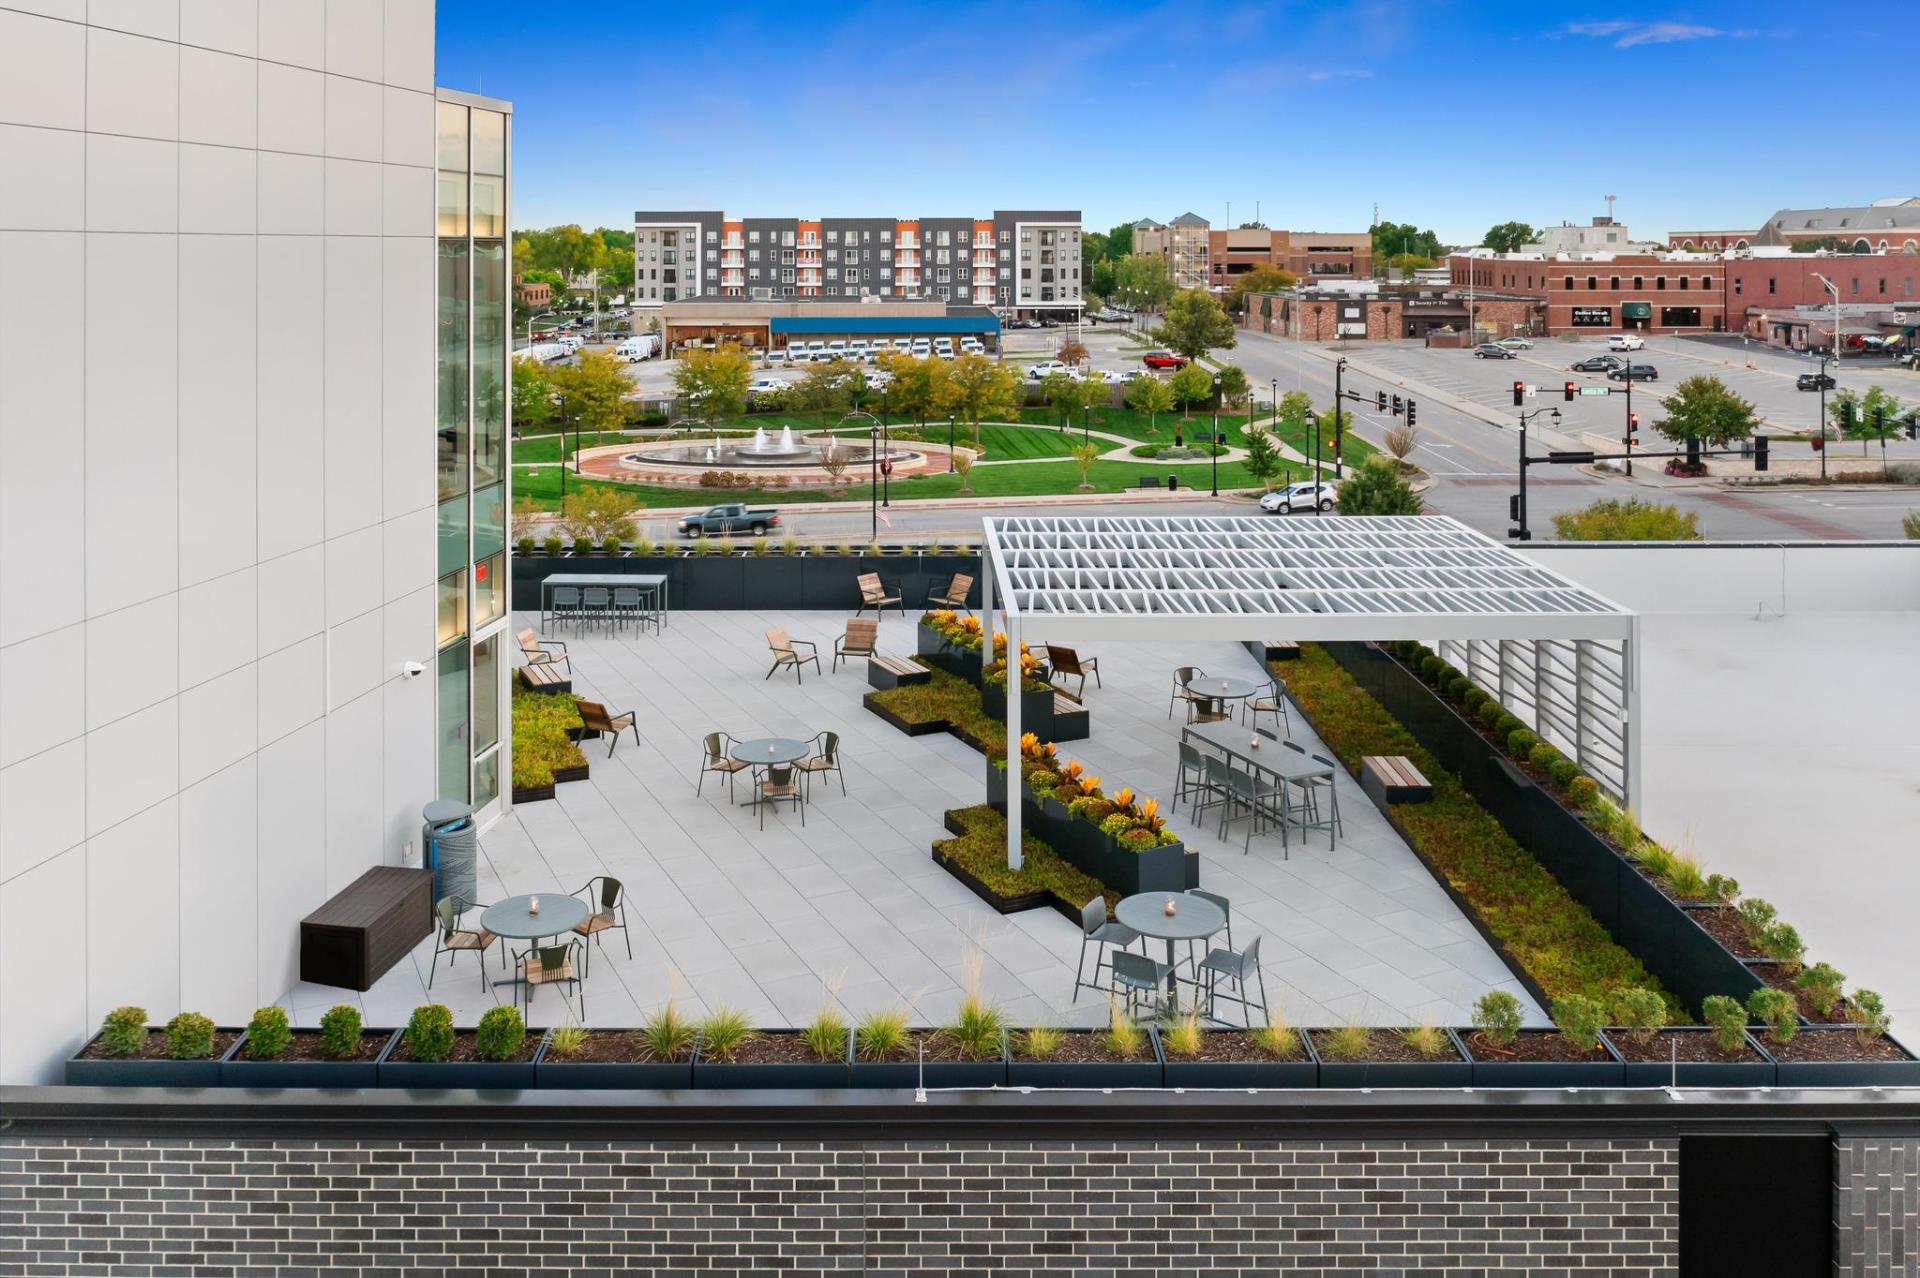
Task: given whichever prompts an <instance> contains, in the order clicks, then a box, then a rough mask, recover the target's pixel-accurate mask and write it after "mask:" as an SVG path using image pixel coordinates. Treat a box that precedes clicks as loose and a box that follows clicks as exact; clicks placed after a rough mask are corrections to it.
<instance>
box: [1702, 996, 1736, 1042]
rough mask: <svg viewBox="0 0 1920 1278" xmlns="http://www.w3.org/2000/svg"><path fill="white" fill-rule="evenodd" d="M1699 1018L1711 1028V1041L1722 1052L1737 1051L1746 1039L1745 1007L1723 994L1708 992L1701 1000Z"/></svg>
mask: <svg viewBox="0 0 1920 1278" xmlns="http://www.w3.org/2000/svg"><path fill="white" fill-rule="evenodd" d="M1700 1019H1701V1020H1703V1021H1705V1022H1706V1023H1707V1025H1708V1027H1709V1028H1710V1029H1712V1030H1713V1042H1714V1045H1715V1046H1716V1047H1718V1048H1719V1049H1720V1050H1721V1051H1723V1052H1737V1051H1739V1050H1740V1049H1741V1048H1742V1047H1744V1046H1745V1045H1746V1041H1747V1009H1746V1008H1744V1007H1742V1006H1740V1000H1738V999H1735V998H1729V997H1728V996H1727V995H1725V994H1709V995H1707V997H1706V998H1705V999H1704V1000H1702V1001H1701V1004H1700Z"/></svg>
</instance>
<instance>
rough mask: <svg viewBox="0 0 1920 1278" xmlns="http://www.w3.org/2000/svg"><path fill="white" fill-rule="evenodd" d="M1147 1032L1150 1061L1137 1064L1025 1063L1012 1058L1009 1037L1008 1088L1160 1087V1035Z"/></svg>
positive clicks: (1152, 1031)
mask: <svg viewBox="0 0 1920 1278" xmlns="http://www.w3.org/2000/svg"><path fill="white" fill-rule="evenodd" d="M1145 1028H1146V1031H1147V1037H1148V1042H1147V1047H1148V1049H1149V1050H1148V1056H1147V1059H1144V1060H1137V1061H1023V1060H1021V1059H1019V1058H1018V1057H1016V1056H1015V1055H1014V1054H1013V1035H1011V1034H1009V1035H1008V1036H1007V1042H1006V1044H1005V1047H1006V1052H1007V1085H1008V1086H1010V1087H1075V1088H1080V1089H1082V1090H1086V1089H1092V1088H1107V1087H1159V1086H1161V1085H1162V1082H1163V1079H1164V1077H1165V1074H1164V1071H1163V1068H1162V1067H1163V1063H1164V1061H1165V1057H1164V1056H1163V1054H1162V1053H1161V1050H1160V1031H1159V1030H1157V1029H1156V1028H1154V1027H1153V1026H1151V1025H1148V1026H1146V1027H1145Z"/></svg>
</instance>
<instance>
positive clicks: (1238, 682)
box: [1187, 677, 1260, 716]
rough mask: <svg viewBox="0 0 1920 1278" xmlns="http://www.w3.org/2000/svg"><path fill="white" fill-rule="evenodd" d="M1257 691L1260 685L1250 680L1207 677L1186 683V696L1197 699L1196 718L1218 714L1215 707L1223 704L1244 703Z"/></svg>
mask: <svg viewBox="0 0 1920 1278" xmlns="http://www.w3.org/2000/svg"><path fill="white" fill-rule="evenodd" d="M1258 691H1260V685H1259V684H1257V683H1255V682H1254V681H1253V680H1251V679H1220V678H1214V677H1208V678H1205V679H1193V680H1189V681H1188V683H1187V693H1188V695H1190V696H1193V697H1197V698H1199V704H1198V705H1195V706H1194V713H1195V714H1196V716H1197V715H1200V714H1219V713H1220V711H1219V709H1217V707H1219V706H1220V705H1221V704H1222V703H1223V702H1227V701H1245V700H1246V699H1247V698H1248V697H1251V696H1252V695H1253V694H1254V693H1256V692H1258Z"/></svg>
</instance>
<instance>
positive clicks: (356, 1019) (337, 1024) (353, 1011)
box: [320, 1003, 360, 1061]
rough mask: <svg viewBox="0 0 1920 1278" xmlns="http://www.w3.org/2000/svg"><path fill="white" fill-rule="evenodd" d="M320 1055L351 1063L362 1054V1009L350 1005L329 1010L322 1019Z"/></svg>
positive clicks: (331, 1059)
mask: <svg viewBox="0 0 1920 1278" xmlns="http://www.w3.org/2000/svg"><path fill="white" fill-rule="evenodd" d="M320 1054H321V1055H322V1056H324V1057H326V1058H327V1059H328V1060H330V1061H350V1060H352V1059H353V1058H354V1057H356V1056H358V1055H359V1054H360V1009H359V1008H357V1007H354V1006H353V1005H352V1004H349V1003H341V1004H340V1005H339V1006H337V1007H331V1008H328V1009H327V1014H326V1015H325V1016H322V1017H321V1018H320Z"/></svg>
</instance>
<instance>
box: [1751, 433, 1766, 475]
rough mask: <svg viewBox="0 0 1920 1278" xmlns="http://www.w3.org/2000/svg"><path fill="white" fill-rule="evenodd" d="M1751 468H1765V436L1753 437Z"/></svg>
mask: <svg viewBox="0 0 1920 1278" xmlns="http://www.w3.org/2000/svg"><path fill="white" fill-rule="evenodd" d="M1753 468H1754V469H1755V470H1765V469H1766V468H1767V437H1766V436H1765V435H1755V436H1754V437H1753Z"/></svg>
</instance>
